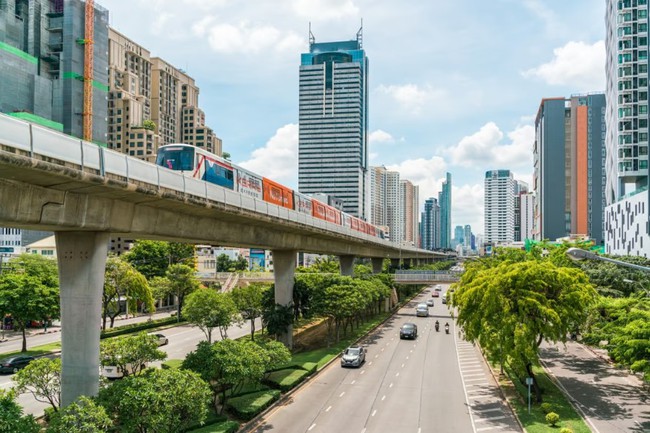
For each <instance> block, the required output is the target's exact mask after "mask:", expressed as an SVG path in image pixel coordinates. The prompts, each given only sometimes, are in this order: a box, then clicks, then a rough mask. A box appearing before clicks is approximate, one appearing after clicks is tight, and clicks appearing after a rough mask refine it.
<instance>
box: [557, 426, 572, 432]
mask: <svg viewBox="0 0 650 433" xmlns="http://www.w3.org/2000/svg"><path fill="white" fill-rule="evenodd" d="M560 433H573V430H571V429H570V428H568V427H562V428H561V429H560Z"/></svg>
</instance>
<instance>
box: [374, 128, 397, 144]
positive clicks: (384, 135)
mask: <svg viewBox="0 0 650 433" xmlns="http://www.w3.org/2000/svg"><path fill="white" fill-rule="evenodd" d="M368 141H369V142H370V143H373V144H375V143H392V142H394V141H395V138H393V136H392V135H390V134H389V133H388V132H386V131H383V130H381V129H377V130H376V131H372V132H371V133H370V134H369V135H368Z"/></svg>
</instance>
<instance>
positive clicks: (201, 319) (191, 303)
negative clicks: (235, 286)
mask: <svg viewBox="0 0 650 433" xmlns="http://www.w3.org/2000/svg"><path fill="white" fill-rule="evenodd" d="M237 315H238V312H237V307H236V306H235V302H234V301H233V299H232V296H230V294H228V293H220V292H217V291H215V290H213V289H206V288H201V289H198V290H196V291H194V292H192V293H191V294H190V295H188V297H187V300H186V301H185V306H184V307H183V317H184V318H185V319H187V321H189V322H190V323H193V324H194V325H196V326H198V327H199V329H200V330H201V331H203V333H204V334H205V336H206V338H207V339H208V343H212V330H213V329H214V328H218V329H219V332H220V333H221V338H228V334H227V329H228V327H230V326H231V325H232V324H233V323H234V322H235V320H236V319H237Z"/></svg>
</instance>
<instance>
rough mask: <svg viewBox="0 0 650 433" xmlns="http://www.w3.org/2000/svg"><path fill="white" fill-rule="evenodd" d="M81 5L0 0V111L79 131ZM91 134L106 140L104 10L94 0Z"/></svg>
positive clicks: (70, 1)
mask: <svg viewBox="0 0 650 433" xmlns="http://www.w3.org/2000/svg"><path fill="white" fill-rule="evenodd" d="M85 6H86V3H85V2H83V1H81V0H66V1H62V0H30V1H0V112H3V113H7V114H9V115H12V116H15V117H19V118H22V119H25V120H27V121H30V122H33V123H38V124H41V125H44V126H47V127H49V128H52V129H56V130H58V131H62V132H65V133H66V134H70V135H73V136H75V137H82V136H83V118H82V114H83V112H84V57H85V54H84V47H85V44H84V41H85V40H86V35H85V33H84V31H85ZM93 24H94V33H93V35H92V37H91V38H92V47H93V53H94V55H93V70H94V72H93V81H92V84H93V86H92V88H93V93H92V102H91V106H92V118H93V122H92V139H93V141H95V142H97V143H99V144H103V143H105V142H106V121H105V118H106V116H107V105H106V95H107V91H108V85H107V84H108V76H107V66H108V58H107V56H106V52H107V51H108V11H107V10H106V9H104V8H102V7H101V6H99V5H98V4H97V3H95V5H94V22H93Z"/></svg>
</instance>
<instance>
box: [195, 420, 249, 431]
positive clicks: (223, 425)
mask: <svg viewBox="0 0 650 433" xmlns="http://www.w3.org/2000/svg"><path fill="white" fill-rule="evenodd" d="M237 430H239V423H238V422H236V421H223V422H220V423H217V424H212V425H206V426H203V427H201V428H200V429H198V430H191V431H192V433H235V432H236V431H237Z"/></svg>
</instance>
